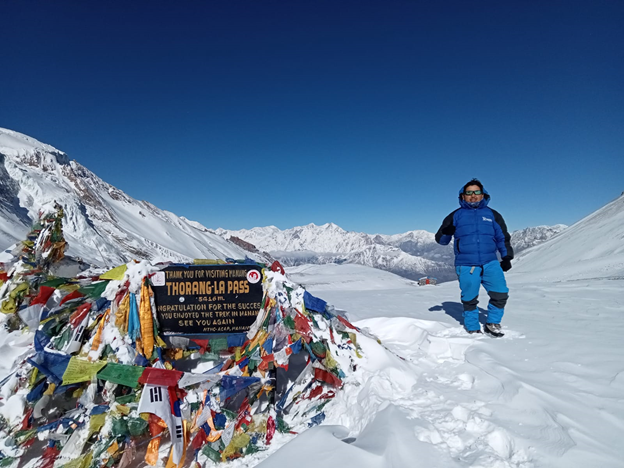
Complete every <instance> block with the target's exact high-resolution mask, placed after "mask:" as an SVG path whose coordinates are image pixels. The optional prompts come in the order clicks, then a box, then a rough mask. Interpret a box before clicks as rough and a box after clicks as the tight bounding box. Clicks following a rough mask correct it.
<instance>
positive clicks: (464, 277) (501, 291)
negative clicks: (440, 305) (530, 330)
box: [455, 260, 509, 331]
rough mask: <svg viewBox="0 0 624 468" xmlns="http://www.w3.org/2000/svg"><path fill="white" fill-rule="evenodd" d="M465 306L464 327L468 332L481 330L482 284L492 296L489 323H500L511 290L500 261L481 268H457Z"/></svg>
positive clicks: (489, 307) (489, 305) (489, 306)
mask: <svg viewBox="0 0 624 468" xmlns="http://www.w3.org/2000/svg"><path fill="white" fill-rule="evenodd" d="M455 271H456V272H457V277H458V278H459V288H460V289H461V300H462V304H463V305H464V314H463V315H464V327H466V330H469V331H470V330H480V329H481V326H480V325H479V310H478V309H477V304H478V303H479V288H480V287H481V284H483V287H484V288H485V290H486V291H487V293H488V295H489V296H490V303H489V304H488V318H487V321H488V323H500V321H501V320H502V318H503V314H504V312H505V304H506V303H507V298H508V297H509V288H507V282H506V281H505V274H504V273H503V269H502V268H501V266H500V263H499V262H498V260H494V261H492V262H489V263H486V264H485V265H483V266H482V267H480V266H458V267H455Z"/></svg>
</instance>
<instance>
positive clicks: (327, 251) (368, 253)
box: [214, 223, 455, 281]
mask: <svg viewBox="0 0 624 468" xmlns="http://www.w3.org/2000/svg"><path fill="white" fill-rule="evenodd" d="M214 232H215V233H216V234H219V235H220V236H223V237H224V238H226V239H229V238H230V237H238V238H240V239H243V240H245V241H247V242H249V243H251V244H253V245H255V246H256V247H257V248H259V249H260V250H263V251H267V252H270V253H271V255H272V256H274V257H275V258H277V259H279V260H280V262H282V263H284V264H285V265H287V266H296V265H302V264H306V263H311V264H324V263H357V264H360V265H365V266H370V267H373V268H379V269H381V270H386V271H390V272H392V273H396V274H398V275H401V276H404V277H406V278H410V279H418V278H420V277H422V276H425V275H427V276H434V277H436V278H438V279H439V280H440V281H448V280H451V279H454V278H455V272H454V269H453V267H452V261H453V248H452V246H441V245H439V244H437V243H436V241H435V239H434V235H433V234H432V233H430V232H427V231H410V232H407V233H405V234H396V235H384V234H366V233H363V232H354V231H345V230H344V229H342V228H341V227H340V226H337V225H336V224H334V223H327V224H323V225H322V226H317V225H315V224H308V225H306V226H298V227H294V228H292V229H286V230H283V231H282V230H280V229H278V228H277V227H275V226H268V227H258V228H253V229H242V230H239V231H228V230H225V229H217V230H216V231H214Z"/></svg>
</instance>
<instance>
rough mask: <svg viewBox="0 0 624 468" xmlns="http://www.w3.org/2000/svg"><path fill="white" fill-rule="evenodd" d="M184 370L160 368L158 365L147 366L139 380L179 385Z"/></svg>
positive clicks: (144, 382)
mask: <svg viewBox="0 0 624 468" xmlns="http://www.w3.org/2000/svg"><path fill="white" fill-rule="evenodd" d="M183 374H184V372H181V371H176V370H169V369H158V368H156V367H146V368H145V370H144V371H143V374H141V377H139V382H140V383H142V384H151V385H162V386H165V387H175V386H176V385H178V380H180V377H182V375H183Z"/></svg>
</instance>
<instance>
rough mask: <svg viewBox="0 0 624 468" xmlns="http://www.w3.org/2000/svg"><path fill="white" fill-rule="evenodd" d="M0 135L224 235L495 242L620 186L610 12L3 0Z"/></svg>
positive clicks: (542, 6) (619, 16) (618, 58)
mask: <svg viewBox="0 0 624 468" xmlns="http://www.w3.org/2000/svg"><path fill="white" fill-rule="evenodd" d="M0 14H1V15H2V17H3V20H2V28H0V45H1V51H2V53H1V54H0V64H1V65H2V67H1V69H0V126H1V127H5V128H9V129H13V130H17V131H19V132H22V133H26V134H28V135H30V136H33V137H35V138H37V139H39V140H41V141H43V142H45V143H49V144H51V145H53V146H55V147H57V148H59V149H60V150H62V151H64V152H66V153H67V154H68V155H69V156H70V157H71V158H73V159H76V160H77V161H78V162H80V163H81V164H83V165H84V166H86V167H87V168H89V169H91V170H92V171H93V172H95V173H96V174H97V175H98V176H100V177H101V178H102V179H104V180H105V181H107V182H109V183H111V184H112V185H114V186H116V187H118V188H120V189H121V190H123V191H125V192H126V193H128V194H129V195H131V196H132V197H135V198H138V199H142V200H148V201H150V202H152V203H154V204H155V205H157V206H158V207H160V208H163V209H167V210H170V211H173V212H175V213H176V214H178V215H182V216H186V217H188V218H191V219H194V220H197V221H199V222H201V223H203V224H204V225H206V226H207V227H211V228H217V227H224V228H228V229H240V228H251V227H254V226H266V225H269V224H273V225H276V226H278V227H280V228H289V227H293V226H296V225H302V224H307V223H310V222H313V223H316V224H323V223H326V222H334V223H336V224H338V225H340V226H341V227H343V228H345V229H347V230H354V231H364V232H369V233H388V234H391V233H399V232H404V231H407V230H411V229H426V230H429V231H435V230H436V229H437V228H438V226H439V223H440V222H441V221H442V219H443V218H444V216H446V215H447V214H448V213H449V212H450V211H452V210H453V209H455V208H456V207H457V191H458V189H459V187H460V186H462V185H463V184H464V183H465V182H466V181H467V180H469V179H471V178H472V177H478V178H480V179H481V180H482V181H483V182H484V184H485V186H486V189H488V190H489V191H490V193H491V195H492V202H491V204H490V206H492V207H493V208H495V209H497V210H498V211H500V212H501V213H502V214H503V216H504V217H505V219H506V220H507V223H508V225H509V227H510V229H512V230H513V229H520V228H524V227H528V226H535V225H540V224H555V223H566V224H572V223H574V222H576V221H578V220H579V219H581V218H582V217H584V216H585V215H587V214H589V213H591V212H592V211H594V210H596V209H597V208H599V207H601V206H602V205H604V204H605V203H607V202H609V201H610V200H612V199H614V198H615V197H617V196H618V195H620V193H621V192H622V191H624V177H623V175H624V27H623V25H624V2H622V1H616V0H613V1H601V0H592V1H572V0H564V1H546V2H541V1H500V0H496V1H394V0H383V1H382V0H379V1H375V2H373V1H363V0H357V1H338V0H330V1H323V0H314V1H312V0H309V1H290V0H289V1H286V0H284V1H281V2H277V1H267V0H263V1H257V0H254V1H236V0H232V1H218V2H217V1H184V2H173V1H167V2H163V1H149V2H147V1H146V2H142V1H134V0H133V1H123V2H121V1H109V0H107V1H88V2H76V1H72V2H69V1H59V0H55V1H39V2H34V1H28V0H22V1H5V2H2V6H1V7H0Z"/></svg>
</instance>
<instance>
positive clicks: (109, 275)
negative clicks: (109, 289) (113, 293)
mask: <svg viewBox="0 0 624 468" xmlns="http://www.w3.org/2000/svg"><path fill="white" fill-rule="evenodd" d="M127 269H128V266H127V265H126V264H125V263H124V264H123V265H119V266H118V267H115V268H113V269H112V270H108V271H107V272H106V273H104V274H103V275H100V279H107V280H117V281H121V280H123V278H124V275H125V274H126V270H127Z"/></svg>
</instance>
